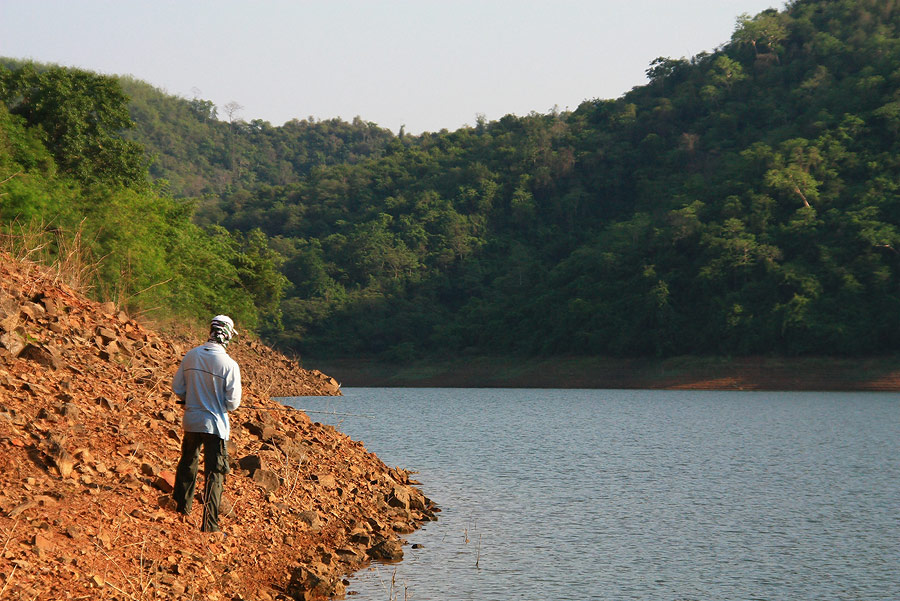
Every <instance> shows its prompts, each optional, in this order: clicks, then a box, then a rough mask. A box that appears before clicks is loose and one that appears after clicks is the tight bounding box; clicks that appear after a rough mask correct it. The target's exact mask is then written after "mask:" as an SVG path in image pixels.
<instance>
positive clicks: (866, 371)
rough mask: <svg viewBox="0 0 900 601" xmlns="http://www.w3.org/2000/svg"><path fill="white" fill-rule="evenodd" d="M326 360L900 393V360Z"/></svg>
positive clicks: (603, 380) (498, 381)
mask: <svg viewBox="0 0 900 601" xmlns="http://www.w3.org/2000/svg"><path fill="white" fill-rule="evenodd" d="M324 363H325V365H327V367H326V368H325V369H326V371H328V373H329V374H332V375H333V376H335V377H336V378H337V379H339V380H341V382H342V383H343V384H344V386H441V387H523V388H605V389H615V388H637V389H685V390H815V391H826V390H833V391H900V357H872V358H861V359H860V358H854V359H846V358H835V357H790V358H786V357H735V358H721V357H675V358H670V359H617V358H610V357H557V358H550V359H509V358H497V357H475V358H457V359H452V360H447V361H444V362H432V363H423V364H421V365H411V366H410V365H407V366H398V365H393V364H388V363H379V362H376V361H359V360H331V361H326V362H324Z"/></svg>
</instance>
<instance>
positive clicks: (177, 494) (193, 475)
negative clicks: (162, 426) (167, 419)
mask: <svg viewBox="0 0 900 601" xmlns="http://www.w3.org/2000/svg"><path fill="white" fill-rule="evenodd" d="M202 441H203V438H202V435H201V434H198V433H197V432H185V433H184V438H183V439H182V441H181V459H180V460H179V461H178V467H177V468H176V470H175V490H174V492H173V493H172V496H173V497H174V498H175V506H176V508H177V509H178V511H179V512H181V513H190V512H191V506H192V505H193V503H194V490H195V489H196V487H197V468H198V466H199V463H200V444H201V442H202Z"/></svg>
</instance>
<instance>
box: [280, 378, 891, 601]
mask: <svg viewBox="0 0 900 601" xmlns="http://www.w3.org/2000/svg"><path fill="white" fill-rule="evenodd" d="M344 395H345V396H344V397H340V398H322V397H315V398H298V399H292V400H290V401H287V402H289V404H293V405H294V406H297V407H302V408H306V409H309V410H315V411H336V412H344V413H356V414H368V415H372V416H374V417H373V418H363V417H352V416H328V415H321V414H313V415H312V417H313V418H315V419H317V420H318V421H321V422H325V423H332V424H334V425H336V426H338V427H339V429H340V430H342V431H343V432H346V433H347V434H348V435H350V436H351V437H352V438H354V439H356V440H361V441H363V442H364V443H365V445H366V448H367V449H368V450H370V451H373V452H375V453H376V454H377V455H378V456H379V457H380V458H381V459H382V460H383V461H384V462H385V463H387V464H388V465H392V466H393V465H398V466H401V467H405V468H409V469H413V470H416V471H418V472H419V473H418V475H416V476H414V477H415V478H417V479H418V480H420V481H421V482H422V487H421V488H422V490H423V491H424V492H425V494H426V495H428V496H429V497H431V498H432V499H433V500H434V501H435V502H436V503H437V504H438V505H439V506H440V507H441V508H442V509H443V512H442V513H440V514H438V515H439V520H438V521H437V522H434V523H429V524H426V526H425V528H424V529H423V530H421V531H419V532H417V533H415V534H412V535H409V536H407V540H408V541H409V542H410V545H412V544H419V545H423V548H420V549H413V548H411V546H406V547H405V548H404V550H405V553H406V555H405V559H404V561H403V562H401V563H400V564H397V565H390V566H384V565H375V566H373V568H372V569H369V570H364V571H363V572H361V573H360V574H358V575H357V576H355V577H354V578H353V579H352V580H351V585H350V587H348V589H349V591H351V592H353V593H356V594H357V596H355V597H351V598H355V599H360V600H366V601H368V600H388V599H400V600H404V599H408V600H429V601H439V600H440V601H443V600H449V599H459V600H465V599H471V600H490V599H496V600H506V599H527V600H534V601H538V600H545V599H556V600H564V599H569V600H573V601H574V600H579V601H580V600H584V599H648V600H664V601H676V600H677V601H683V600H698V601H700V600H719V599H729V600H736V599H769V600H773V601H774V600H781V599H790V600H801V599H816V600H829V599H833V600H849V599H860V600H874V599H885V600H886V599H892V600H893V599H900V576H898V574H900V453H898V450H900V444H898V435H900V403H898V401H897V397H895V396H894V395H887V394H871V393H858V394H857V393H851V394H847V393H840V394H837V393H825V394H823V393H752V392H680V391H679V392H672V391H621V390H511V389H409V388H403V389H401V388H394V389H391V388H370V389H364V388H350V389H344Z"/></svg>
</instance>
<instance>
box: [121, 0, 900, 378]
mask: <svg viewBox="0 0 900 601" xmlns="http://www.w3.org/2000/svg"><path fill="white" fill-rule="evenodd" d="M729 33H730V32H723V40H726V39H728V37H729ZM647 74H648V77H649V83H648V84H647V85H645V86H641V87H637V88H635V89H633V90H632V91H631V92H629V93H628V94H626V95H624V96H623V97H621V98H618V99H614V100H593V101H588V102H585V103H583V104H582V105H581V106H579V107H578V108H577V109H576V110H575V111H572V112H564V113H549V114H531V115H528V116H524V117H517V116H512V115H509V116H506V117H504V118H502V119H500V120H499V121H491V122H487V121H483V120H481V121H479V122H477V123H476V125H475V126H474V127H465V128H462V129H459V130H457V131H453V132H449V131H441V132H437V133H426V134H423V135H421V136H409V135H394V134H392V133H391V132H388V131H386V130H383V129H380V128H378V127H377V126H376V125H374V124H370V123H366V122H364V121H362V120H359V119H357V120H355V121H354V122H353V123H346V122H342V121H340V120H333V121H323V122H316V121H314V120H307V121H299V122H291V123H288V124H285V125H283V126H272V125H271V124H268V123H266V122H259V121H253V122H251V123H244V122H243V121H241V120H240V119H237V118H234V117H235V114H234V113H233V112H232V114H231V115H230V117H231V118H232V119H231V120H229V121H226V120H220V119H217V116H218V115H217V113H215V112H213V111H214V110H216V107H214V106H212V104H211V103H208V102H206V101H203V100H199V99H194V100H193V101H188V100H183V99H182V100H178V99H171V98H168V99H167V98H166V97H165V96H164V95H162V94H159V93H155V94H154V93H152V90H149V89H148V87H147V86H142V84H139V83H138V82H132V83H131V84H129V82H127V81H126V82H125V84H124V85H125V88H126V90H129V93H131V94H132V95H133V97H134V99H133V101H132V105H131V111H132V116H133V118H134V119H135V120H136V121H137V123H138V127H137V129H136V130H135V131H134V132H133V134H132V136H131V139H133V140H137V141H138V142H140V143H142V144H144V145H146V147H147V148H148V150H149V151H150V154H152V155H155V156H156V157H157V158H156V163H157V165H158V167H155V168H152V169H157V171H154V172H153V173H154V174H155V175H165V176H166V177H167V179H169V182H170V183H169V186H170V187H169V190H170V192H171V193H172V194H174V195H175V196H179V195H184V196H192V195H197V194H199V193H206V192H214V193H217V194H218V195H217V196H215V197H210V198H208V199H207V200H205V201H204V202H202V203H201V204H199V205H198V208H197V211H196V214H195V219H194V220H195V223H198V224H200V225H203V226H205V227H208V226H211V225H214V224H215V225H221V226H224V227H225V228H227V229H228V230H231V231H234V232H239V234H238V235H239V236H243V238H242V239H243V240H251V239H252V240H255V241H256V243H257V248H258V245H259V244H260V243H264V242H265V241H266V240H267V241H268V245H269V248H270V249H273V250H275V251H277V253H278V254H277V255H275V256H276V257H280V258H282V259H283V264H282V265H281V269H282V272H283V273H284V275H285V276H286V277H287V279H288V281H289V283H288V285H287V287H286V289H285V294H284V297H283V298H282V300H281V303H280V310H281V314H280V321H279V319H278V318H279V315H278V314H277V311H274V310H273V311H270V312H269V313H268V314H267V316H266V317H265V318H264V319H262V323H263V324H264V325H263V330H264V332H265V334H266V336H267V337H268V338H269V339H270V340H271V341H274V342H277V343H279V344H280V345H281V346H282V347H284V348H290V349H294V350H298V351H300V352H302V353H304V354H306V355H308V356H309V355H311V356H319V357H324V356H361V355H378V356H380V357H382V358H387V359H393V360H404V359H410V358H419V357H428V356H440V355H442V354H460V353H464V354H482V355H483V354H488V355H490V354H495V355H579V354H590V355H621V356H649V355H653V356H669V355H676V354H728V355H742V354H756V353H766V354H786V355H799V354H807V355H819V354H832V355H849V356H859V355H869V354H879V353H890V352H894V350H895V349H896V344H895V342H894V341H895V340H898V339H900V295H898V292H900V290H898V278H897V276H898V270H900V252H898V251H900V246H898V245H900V234H898V222H900V192H898V186H900V159H898V157H900V153H898V152H897V151H898V148H897V145H898V142H897V136H898V133H900V87H898V84H900V2H896V1H894V0H853V1H851V0H831V1H822V0H819V1H813V0H797V1H795V2H792V3H790V4H789V5H788V7H787V8H786V9H785V10H784V11H781V12H779V11H774V10H772V11H767V12H764V13H761V14H759V15H756V16H752V17H751V16H744V17H741V18H740V19H738V22H737V26H736V28H735V30H734V32H733V33H732V34H731V37H730V39H728V41H727V42H726V43H724V44H723V45H722V46H721V47H720V48H719V49H718V50H715V51H714V52H711V53H706V54H701V55H698V56H695V57H693V58H691V59H668V58H661V59H658V60H656V61H654V62H653V64H651V65H650V68H649V69H648V72H647ZM154 103H156V108H152V107H153V106H154ZM167 103H168V104H167ZM172 103H177V104H178V107H177V108H163V107H169V106H173V104H172ZM232 108H234V107H232ZM192 177H195V178H197V179H192ZM240 232H243V234H240ZM257 254H259V253H257ZM276 262H277V261H276Z"/></svg>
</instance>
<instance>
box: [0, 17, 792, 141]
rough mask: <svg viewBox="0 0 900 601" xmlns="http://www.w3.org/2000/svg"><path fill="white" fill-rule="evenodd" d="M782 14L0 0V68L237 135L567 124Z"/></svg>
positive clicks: (435, 129) (420, 130)
mask: <svg viewBox="0 0 900 601" xmlns="http://www.w3.org/2000/svg"><path fill="white" fill-rule="evenodd" d="M783 6H784V2H783V1H781V0H552V1H549V0H548V1H545V0H440V1H438V0H434V1H432V0H406V1H401V0H383V1H381V0H368V1H366V0H346V1H344V0H315V1H312V0H311V1H304V0H294V1H288V0H255V1H251V0H245V1H237V0H178V1H176V0H0V56H6V57H13V58H24V59H33V60H36V61H39V62H50V63H57V64H60V65H66V66H75V67H82V68H85V69H90V70H92V71H98V72H100V73H108V74H130V75H133V76H134V77H136V78H138V79H141V80H144V81H146V82H148V83H151V84H153V85H154V86H156V87H158V88H161V89H163V90H165V91H166V92H168V93H170V94H174V95H178V96H182V97H185V98H193V97H194V96H199V97H200V98H203V99H207V100H212V101H213V102H215V103H216V104H217V105H218V106H219V109H220V110H219V115H220V117H223V118H224V116H225V115H224V111H223V110H222V107H223V106H224V105H225V104H227V103H229V102H232V101H233V102H237V103H238V104H240V105H242V106H243V107H244V108H243V109H242V110H241V111H240V113H239V114H238V116H239V117H241V118H243V119H245V120H248V121H249V120H251V119H265V120H267V121H270V122H271V123H272V124H273V125H281V124H283V123H284V122H285V121H288V120H290V119H292V118H300V119H303V118H306V117H309V116H314V117H316V118H317V119H327V118H331V117H342V118H343V119H346V120H351V119H353V117H355V116H360V117H362V118H363V119H364V120H366V121H373V122H375V123H377V124H378V125H381V126H382V127H387V128H389V129H391V130H392V131H394V132H397V131H398V130H399V128H400V126H401V125H405V126H406V131H407V132H409V133H414V134H418V133H421V132H422V131H437V130H440V129H442V128H447V129H450V130H454V129H457V128H459V127H461V126H462V125H464V124H469V125H474V124H475V120H476V116H477V115H478V114H483V115H484V116H485V117H486V118H487V119H488V120H495V119H499V118H500V117H502V116H503V115H505V114H507V113H514V114H517V115H525V114H528V113H529V112H531V111H537V112H539V113H546V112H548V111H549V110H551V109H552V108H553V107H554V106H558V107H559V109H561V110H565V109H566V108H570V109H575V108H576V107H577V106H578V105H579V104H580V103H581V102H582V101H584V100H587V99H592V98H618V97H619V96H621V95H622V94H624V93H625V92H627V91H628V90H629V89H631V88H632V87H634V86H636V85H641V84H644V83H646V77H645V75H644V71H645V70H646V69H647V67H648V66H649V63H650V61H652V60H653V59H654V58H656V57H659V56H668V57H672V58H679V57H686V58H689V57H691V56H693V55H695V54H697V53H698V52H702V51H712V50H714V49H715V48H716V47H717V46H720V45H721V44H723V43H725V42H727V41H728V40H729V39H730V37H731V34H732V32H733V31H734V25H735V19H736V17H737V16H738V15H740V14H742V13H750V14H756V13H758V12H760V11H762V10H765V9H766V8H778V9H782V8H783Z"/></svg>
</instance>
